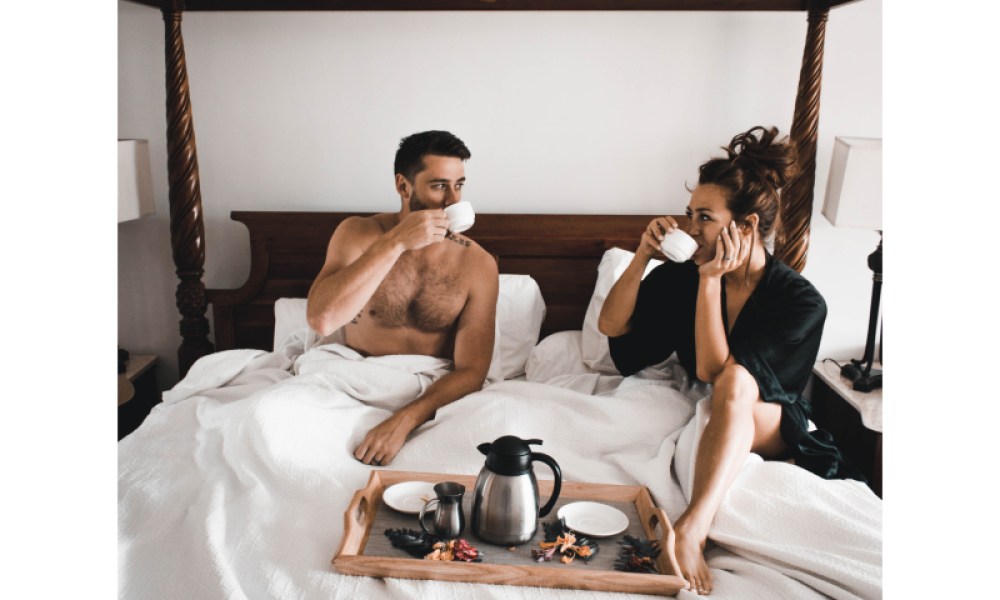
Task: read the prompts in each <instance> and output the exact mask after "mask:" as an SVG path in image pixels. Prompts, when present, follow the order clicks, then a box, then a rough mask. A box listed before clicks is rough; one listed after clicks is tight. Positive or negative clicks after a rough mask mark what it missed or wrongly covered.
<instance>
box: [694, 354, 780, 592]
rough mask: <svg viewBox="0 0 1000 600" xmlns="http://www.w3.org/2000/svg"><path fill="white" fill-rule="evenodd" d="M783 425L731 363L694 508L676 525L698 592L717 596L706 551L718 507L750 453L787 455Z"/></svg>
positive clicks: (701, 449) (715, 393) (700, 457)
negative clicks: (785, 453) (712, 592)
mask: <svg viewBox="0 0 1000 600" xmlns="http://www.w3.org/2000/svg"><path fill="white" fill-rule="evenodd" d="M780 423H781V405H779V404H772V403H766V402H763V401H762V400H761V399H760V391H759V390H758V388H757V381H756V380H755V379H754V378H753V376H752V375H750V373H749V372H748V371H747V370H746V369H745V368H743V367H742V366H740V365H739V364H738V363H736V362H734V361H732V360H731V359H730V361H729V362H728V363H727V364H726V366H725V367H724V368H723V370H722V373H721V374H720V375H719V377H717V378H716V380H715V382H714V383H713V385H712V399H711V416H710V418H709V420H708V425H706V426H705V431H704V433H702V436H701V442H700V443H699V445H698V452H697V455H696V456H695V466H694V487H693V489H692V492H691V504H689V505H688V507H687V510H685V511H684V513H683V514H682V515H681V517H680V518H679V519H677V523H676V524H675V525H674V532H675V534H676V551H677V562H678V564H679V565H680V568H681V573H680V575H681V577H683V578H684V579H686V580H687V581H688V582H689V583H690V584H691V588H692V590H694V591H695V592H698V593H701V594H707V593H709V592H711V591H712V576H711V573H710V571H709V569H708V564H707V563H706V562H705V556H704V551H705V542H706V540H707V539H708V530H709V527H710V526H711V524H712V519H713V518H714V517H715V512H716V511H717V510H718V508H719V504H720V503H721V502H722V499H723V497H725V495H726V491H727V490H728V489H729V486H730V485H732V483H733V479H735V478H736V474H737V473H739V470H740V468H741V467H742V466H743V463H744V461H745V460H746V457H747V455H748V454H749V453H750V452H757V453H759V454H761V455H762V456H764V457H773V456H777V455H778V454H779V453H781V452H782V451H783V450H784V442H783V441H782V440H781V435H780V433H779V425H780Z"/></svg>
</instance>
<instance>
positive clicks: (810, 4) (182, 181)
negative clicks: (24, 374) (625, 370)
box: [133, 0, 856, 377]
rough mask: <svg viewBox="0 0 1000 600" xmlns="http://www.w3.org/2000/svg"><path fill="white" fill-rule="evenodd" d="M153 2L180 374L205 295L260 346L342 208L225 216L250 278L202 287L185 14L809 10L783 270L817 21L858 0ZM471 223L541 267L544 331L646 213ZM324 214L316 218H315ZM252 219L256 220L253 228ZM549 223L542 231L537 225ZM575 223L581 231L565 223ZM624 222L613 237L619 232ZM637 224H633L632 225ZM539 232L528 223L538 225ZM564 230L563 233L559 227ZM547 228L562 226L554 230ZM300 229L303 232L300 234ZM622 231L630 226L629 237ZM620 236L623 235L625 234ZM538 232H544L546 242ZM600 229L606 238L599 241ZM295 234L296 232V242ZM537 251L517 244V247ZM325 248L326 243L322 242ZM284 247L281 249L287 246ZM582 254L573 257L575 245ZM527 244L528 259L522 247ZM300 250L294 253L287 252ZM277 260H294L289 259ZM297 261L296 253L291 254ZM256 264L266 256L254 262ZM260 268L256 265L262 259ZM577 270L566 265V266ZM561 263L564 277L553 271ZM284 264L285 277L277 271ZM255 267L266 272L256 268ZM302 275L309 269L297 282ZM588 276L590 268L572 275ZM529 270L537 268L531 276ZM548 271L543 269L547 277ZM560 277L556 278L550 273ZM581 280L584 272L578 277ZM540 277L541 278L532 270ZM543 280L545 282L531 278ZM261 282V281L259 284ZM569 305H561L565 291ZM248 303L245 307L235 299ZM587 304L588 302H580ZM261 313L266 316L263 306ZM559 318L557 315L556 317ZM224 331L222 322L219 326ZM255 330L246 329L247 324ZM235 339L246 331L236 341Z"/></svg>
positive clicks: (817, 62)
mask: <svg viewBox="0 0 1000 600" xmlns="http://www.w3.org/2000/svg"><path fill="white" fill-rule="evenodd" d="M133 1H134V2H138V3H141V4H146V5H149V6H155V7H157V8H159V9H160V10H161V12H162V13H163V22H164V34H165V44H164V49H165V56H166V71H165V75H166V77H165V79H166V90H167V111H166V112H167V155H168V159H167V170H168V177H169V182H170V239H171V242H170V243H171V249H172V251H173V258H174V264H175V265H176V266H177V277H178V279H179V282H178V284H177V294H176V297H177V309H178V311H179V312H180V314H181V322H180V333H181V337H182V342H181V346H180V348H178V350H177V357H178V362H179V367H180V375H181V376H182V377H183V376H184V374H185V373H187V370H188V368H189V367H190V366H191V365H192V364H193V363H194V361H195V360H197V359H198V358H200V357H202V356H204V355H206V354H209V353H210V352H213V351H214V350H215V349H216V348H215V346H214V345H213V344H212V342H210V341H209V339H208V335H209V327H208V319H207V318H205V311H206V309H207V305H208V301H209V299H211V301H212V302H213V304H214V305H215V318H216V328H217V332H216V333H217V336H216V339H217V342H218V344H219V346H218V347H219V348H220V349H221V348H227V347H231V344H236V345H244V344H245V345H249V346H257V347H268V346H266V345H262V344H264V343H265V342H264V337H263V336H264V334H265V331H266V330H267V329H268V326H267V325H266V323H265V322H266V321H268V320H270V319H272V318H273V317H271V316H269V315H265V314H263V312H262V311H263V308H262V306H263V304H266V302H267V300H268V299H271V300H272V301H273V298H276V297H280V296H277V295H275V294H277V293H278V290H279V289H282V286H286V288H287V292H288V294H289V295H299V296H301V295H303V294H304V291H303V288H302V284H303V282H305V281H306V280H307V279H308V280H311V278H312V276H313V274H314V273H312V271H313V270H314V269H313V267H314V268H315V270H318V269H319V265H320V264H321V257H317V256H315V255H313V253H314V252H318V251H320V250H317V249H316V248H321V247H322V245H320V246H315V245H314V244H312V243H307V240H311V241H315V240H313V238H312V237H310V236H319V237H322V238H326V237H328V235H329V232H330V231H332V229H333V227H334V226H336V223H338V222H339V220H340V219H343V218H344V217H345V216H346V215H344V214H339V215H338V214H336V213H334V214H322V215H321V216H316V215H315V214H313V215H312V216H307V215H308V213H301V214H298V215H296V214H292V213H275V214H273V215H270V216H268V217H255V215H259V214H260V213H235V214H234V215H233V217H234V218H235V219H237V220H239V221H243V222H244V223H246V224H247V226H248V227H250V233H251V244H252V251H253V253H254V261H255V262H254V264H256V265H257V266H256V267H253V268H254V269H255V270H254V272H253V273H252V274H251V278H250V280H249V281H248V282H247V284H246V285H244V286H243V287H242V288H240V289H239V290H233V291H221V290H219V291H212V292H211V293H208V292H207V291H206V290H205V285H204V283H203V281H202V276H203V275H204V265H205V225H204V221H203V215H202V206H201V183H200V175H199V172H198V151H197V145H196V143H195V134H194V119H193V114H192V109H191V94H190V89H189V86H188V75H187V62H186V58H185V53H184V37H183V35H182V34H181V20H182V18H183V14H184V12H186V11H218V10H224V11H230V10H232V11H248V10H249V11H268V10H279V11H284V10H307V11H309V10H331V11H340V10H375V11H383V10H385V11H399V10H414V11H420V10H432V11H433V10H471V11H534V10H541V11H550V10H557V11H564V10H566V11H572V10H598V11H631V10H657V11H661V10H662V11H674V10H680V11H689V10H704V11H775V12H782V11H802V12H805V13H806V14H807V17H806V22H807V27H806V36H805V44H804V46H803V50H802V63H801V68H800V71H799V85H798V89H797V91H796V96H795V113H794V115H793V117H792V128H791V141H792V143H793V144H794V145H795V147H796V149H797V151H798V156H799V171H798V174H797V175H796V176H795V178H793V179H792V180H791V181H790V182H789V183H788V184H787V185H786V186H785V188H784V189H783V190H782V198H783V205H782V208H781V222H782V224H783V229H784V231H783V233H784V239H783V241H782V243H781V245H780V246H778V247H776V248H775V256H777V257H778V258H779V259H781V260H783V261H784V262H785V263H787V264H788V265H789V266H791V267H792V268H794V269H796V270H798V271H801V270H802V269H803V268H804V267H805V263H806V253H807V251H808V248H809V224H810V219H811V217H812V202H813V188H814V186H815V181H816V142H817V131H818V128H819V99H820V82H821V79H822V73H823V45H824V40H825V37H826V21H827V18H828V16H829V13H830V9H831V8H832V7H835V6H838V5H842V4H846V3H849V2H852V1H856V0H133ZM483 217H485V220H484V221H483V222H482V223H479V224H478V225H477V227H479V228H480V229H479V230H478V231H474V232H472V233H474V234H475V239H477V240H479V241H480V242H481V243H482V244H483V246H485V247H487V248H488V249H489V250H490V251H492V252H494V253H495V254H496V255H497V256H498V257H499V258H500V261H501V264H500V268H501V271H503V272H522V271H523V272H531V270H532V269H536V270H537V273H546V274H547V275H546V276H545V277H540V279H543V280H544V285H543V288H542V290H543V293H545V292H548V295H547V296H546V300H547V301H549V302H552V303H553V304H552V306H551V308H550V310H552V313H551V315H550V317H549V318H550V319H551V320H550V321H547V322H546V331H554V330H556V329H559V328H566V327H569V326H570V321H571V317H573V319H575V317H576V316H577V312H578V311H579V309H580V304H579V302H578V301H579V296H578V294H582V292H581V290H582V289H583V288H584V287H586V284H587V281H589V279H590V277H591V276H592V275H594V273H593V266H594V265H595V264H596V261H597V260H599V258H600V251H603V248H605V247H606V246H608V245H613V244H615V243H618V242H621V243H624V244H625V245H626V246H627V245H629V244H634V243H635V240H638V234H637V233H635V232H634V231H631V230H632V226H633V221H632V220H633V219H634V220H635V223H636V224H638V223H639V222H642V221H644V220H646V219H647V217H641V216H636V217H602V216H587V217H581V216H575V217H567V216H558V217H555V216H547V215H532V216H530V217H529V216H524V215H522V216H520V217H519V216H517V215H506V216H505V215H483ZM270 218H275V219H277V220H278V221H279V222H286V220H287V222H288V223H292V222H293V221H295V219H306V220H308V219H313V220H311V221H308V223H307V222H306V221H298V222H297V223H299V224H300V225H302V226H301V227H295V228H291V229H289V230H287V231H295V232H296V233H295V234H289V233H287V232H286V233H279V232H278V231H277V229H276V227H278V225H277V224H276V223H268V222H266V221H267V220H268V219H270ZM317 218H318V219H321V221H317V220H315V219H317ZM251 221H254V223H251ZM543 223H545V224H548V225H556V224H558V225H559V227H554V228H551V229H544V228H543V227H542V224H543ZM513 225H517V226H518V227H520V228H521V229H520V231H521V232H527V231H537V232H538V233H539V236H540V237H537V238H532V237H530V236H528V235H526V234H522V233H519V234H512V233H511V231H517V230H516V229H515V230H511V229H510V227H511V226H513ZM574 227H578V229H574ZM618 227H621V228H622V229H621V235H622V239H620V240H618V239H612V238H615V236H618V235H619V234H618V229H616V228H618ZM636 227H638V229H637V230H636V231H640V230H641V226H639V225H636ZM535 228H537V229H535ZM564 228H565V229H564ZM553 231H565V233H560V234H559V235H558V237H552V233H551V232H553ZM304 232H309V233H304ZM628 232H630V233H628ZM626 233H628V234H627V235H626ZM545 236H549V238H548V239H546V237H545ZM587 236H590V237H587ZM607 236H610V238H609V237H607ZM296 238H298V239H296ZM525 243H526V244H527V248H529V249H531V248H534V249H536V250H537V251H534V250H531V251H529V250H517V247H518V245H519V244H525ZM324 244H325V241H324ZM286 248H287V249H290V250H286ZM579 249H582V251H581V252H575V251H574V250H579ZM532 251H534V252H535V254H531V253H530V252H532ZM291 257H297V258H291ZM286 259H290V261H291V262H289V263H288V264H286V263H285V262H283V261H285V260H286ZM300 259H301V260H300ZM261 261H263V263H261ZM261 265H263V266H261ZM570 266H573V267H577V268H573V269H570V268H569V267H570ZM562 267H566V273H565V274H562V273H561V272H559V271H558V269H561V268H562ZM284 268H287V269H289V271H288V272H287V273H285V272H283V271H282V270H281V269H284ZM260 269H263V270H260ZM306 272H310V274H309V276H308V277H305V274H306ZM569 273H586V274H587V275H585V276H584V275H579V274H577V275H569ZM532 274H535V273H532ZM548 275H551V277H549V276H548ZM561 276H565V277H566V278H567V279H565V281H563V282H562V283H560V281H561V280H560V279H559V277H561ZM579 277H583V279H578V278H579ZM536 278H538V277H536ZM539 283H540V284H542V283H543V282H542V281H539ZM260 286H265V287H263V288H262V287H260ZM570 297H572V298H573V300H572V301H569V300H568V298H570ZM238 299H246V300H245V302H249V304H244V300H238ZM584 306H585V305H584ZM264 312H266V311H264ZM564 319H565V321H564ZM221 328H225V329H224V330H222V329H221ZM254 328H256V331H255V332H254V333H249V332H250V331H254ZM244 336H249V337H247V338H246V341H244Z"/></svg>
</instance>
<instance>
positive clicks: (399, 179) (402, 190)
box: [396, 173, 413, 202]
mask: <svg viewBox="0 0 1000 600" xmlns="http://www.w3.org/2000/svg"><path fill="white" fill-rule="evenodd" d="M412 192H413V186H411V185H410V182H409V181H407V180H406V177H403V174H402V173H396V193H398V194H399V197H400V198H401V199H402V200H403V201H404V202H408V201H409V200H410V194H411V193H412Z"/></svg>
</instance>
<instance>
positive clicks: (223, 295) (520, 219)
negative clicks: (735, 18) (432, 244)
mask: <svg viewBox="0 0 1000 600" xmlns="http://www.w3.org/2000/svg"><path fill="white" fill-rule="evenodd" d="M356 214H366V215H367V214H371V213H332V212H234V213H233V214H232V218H233V220H235V221H239V222H241V223H243V224H245V225H246V226H247V229H249V230H250V275H249V277H248V278H247V281H246V283H244V284H243V286H241V287H240V288H238V289H235V290H208V301H209V303H210V304H211V306H212V316H213V319H214V321H215V346H216V349H218V350H229V349H233V348H260V349H262V350H270V349H271V345H272V342H273V339H274V301H275V300H277V299H278V298H305V297H306V295H307V294H308V292H309V286H310V285H311V284H312V282H313V279H315V277H316V274H317V273H319V270H320V267H322V266H323V259H324V258H325V256H326V246H327V243H328V242H329V241H330V235H331V234H332V233H333V230H334V229H335V228H336V227H337V225H338V224H339V223H340V222H341V221H343V220H344V219H346V218H347V217H350V216H352V215H356ZM652 218H653V216H652V215H519V214H508V215H497V214H480V215H476V224H475V226H474V227H473V228H472V229H470V230H469V231H468V232H467V235H468V236H469V237H470V238H472V239H474V240H475V241H476V242H478V243H479V244H480V245H481V246H483V248H485V249H486V250H487V251H488V252H490V253H491V254H493V256H494V257H495V258H496V259H497V265H498V266H499V269H500V272H501V273H516V274H525V275H531V276H532V277H533V278H534V279H535V281H537V282H538V286H539V288H541V291H542V297H543V298H544V299H545V306H546V314H545V321H544V322H543V323H542V334H541V335H542V337H544V336H546V335H548V334H550V333H553V332H556V331H563V330H568V329H580V328H581V327H582V325H583V316H584V313H585V312H586V310H587V305H588V304H589V302H590V296H591V294H592V293H593V291H594V284H595V282H596V281H597V265H598V264H599V263H600V261H601V257H602V256H603V255H604V251H605V250H607V249H608V248H612V247H618V248H624V249H627V250H635V248H636V247H637V245H638V243H639V237H640V236H641V235H642V231H643V229H645V227H646V225H647V224H649V221H650V219H652ZM675 218H676V219H677V220H678V221H679V222H681V223H684V222H685V221H686V219H685V218H684V217H681V216H677V217H675Z"/></svg>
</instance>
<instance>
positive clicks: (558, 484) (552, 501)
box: [531, 452, 562, 517]
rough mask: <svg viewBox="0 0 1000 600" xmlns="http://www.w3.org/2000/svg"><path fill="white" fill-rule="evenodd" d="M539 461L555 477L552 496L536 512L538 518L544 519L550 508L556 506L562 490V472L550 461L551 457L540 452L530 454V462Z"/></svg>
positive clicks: (554, 462)
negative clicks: (547, 467) (545, 465)
mask: <svg viewBox="0 0 1000 600" xmlns="http://www.w3.org/2000/svg"><path fill="white" fill-rule="evenodd" d="M536 460H537V461H539V462H543V463H545V464H547V465H548V466H549V468H550V469H552V474H553V475H555V477H556V478H555V480H554V481H553V482H552V495H551V496H549V501H548V502H546V503H545V506H543V507H542V508H541V509H539V511H538V516H539V517H544V516H545V515H547V514H549V512H550V511H551V510H552V507H553V506H555V505H556V500H558V499H559V490H560V489H562V471H561V470H560V469H559V465H558V464H557V463H556V461H554V460H552V457H551V456H549V455H548V454H542V453H541V452H532V453H531V461H532V462H534V461H536Z"/></svg>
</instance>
